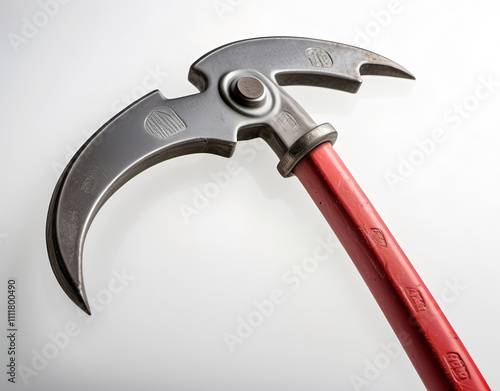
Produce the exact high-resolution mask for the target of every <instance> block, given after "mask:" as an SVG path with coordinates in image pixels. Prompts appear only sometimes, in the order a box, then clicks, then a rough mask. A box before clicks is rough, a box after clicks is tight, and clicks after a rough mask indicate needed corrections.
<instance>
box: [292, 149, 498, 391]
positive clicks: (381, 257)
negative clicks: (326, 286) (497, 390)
mask: <svg viewBox="0 0 500 391" xmlns="http://www.w3.org/2000/svg"><path fill="white" fill-rule="evenodd" d="M294 173H295V175H296V176H297V177H298V178H299V180H300V181H301V182H302V184H303V185H304V187H305V188H306V189H307V191H308V192H309V194H310V195H311V197H312V198H313V200H314V202H315V203H316V205H317V206H318V208H319V209H320V211H321V213H323V215H324V216H325V218H326V220H327V221H328V223H329V224H330V226H331V227H332V229H333V231H334V232H335V234H336V235H337V237H338V238H339V240H340V242H341V243H342V245H343V246H344V248H345V249H346V251H347V253H348V254H349V256H350V257H351V259H352V260H353V262H354V264H355V266H356V268H357V269H358V271H359V272H360V274H361V276H362V277H363V279H364V281H365V282H366V284H367V285H368V288H369V289H370V291H371V292H372V294H373V296H374V297H375V299H376V300H377V303H378V304H379V306H380V308H381V309H382V311H383V312H384V314H385V316H386V318H387V320H388V321H389V323H390V325H391V327H392V328H393V330H394V332H395V333H396V335H397V337H398V338H399V341H400V342H401V344H402V345H403V348H404V349H405V351H406V353H407V354H408V356H409V358H410V360H411V362H412V363H413V365H414V367H415V369H416V370H417V372H418V374H419V376H420V378H421V379H422V381H423V383H424V385H425V387H426V388H427V389H428V390H440V391H441V390H489V389H490V388H489V387H488V384H487V383H486V381H485V380H484V378H483V376H482V375H481V373H480V372H479V369H478V368H477V366H476V365H475V363H474V361H473V360H472V358H471V357H470V355H469V353H468V352H467V350H466V349H465V346H464V345H463V343H462V341H460V339H459V338H458V336H457V335H456V333H455V331H454V330H453V328H452V327H451V325H450V323H449V322H448V320H447V319H446V317H445V316H444V314H443V312H442V311H441V309H440V308H439V306H438V304H437V303H436V301H435V300H434V298H433V297H432V295H431V293H430V292H429V290H428V289H427V287H426V286H425V285H424V283H423V281H422V279H421V278H420V277H419V275H418V274H417V272H416V271H415V269H414V268H413V266H412V264H411V263H410V261H409V259H408V258H407V257H406V255H405V254H404V252H403V250H401V248H400V247H399V245H398V243H397V242H396V240H395V239H394V237H393V236H392V234H391V233H390V232H389V229H388V228H387V226H386V225H385V224H384V222H383V221H382V219H381V218H380V216H379V215H378V213H377V211H376V210H375V208H374V207H373V205H372V204H371V203H370V201H369V200H368V198H367V197H366V195H365V194H364V193H363V191H362V190H361V188H360V187H359V185H358V184H357V183H356V181H355V180H354V178H353V177H352V175H351V173H350V172H349V171H348V170H347V168H346V166H345V165H344V163H343V162H342V160H340V158H339V156H338V155H337V153H336V152H335V151H334V149H333V148H332V146H331V145H330V144H329V143H325V144H322V145H320V146H318V147H317V148H316V149H314V150H313V151H312V152H310V153H309V154H308V155H307V156H306V157H305V158H303V159H302V160H301V161H300V162H299V163H298V164H297V166H296V167H295V169H294Z"/></svg>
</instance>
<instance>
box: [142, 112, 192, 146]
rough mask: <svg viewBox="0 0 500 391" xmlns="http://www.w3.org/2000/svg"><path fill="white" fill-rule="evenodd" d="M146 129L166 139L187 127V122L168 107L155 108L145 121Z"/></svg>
mask: <svg viewBox="0 0 500 391" xmlns="http://www.w3.org/2000/svg"><path fill="white" fill-rule="evenodd" d="M144 128H145V129H146V131H147V132H148V133H149V134H151V135H153V136H155V137H158V138H161V139H166V138H168V137H170V136H172V135H174V134H176V133H179V132H182V131H183V130H185V129H186V124H185V123H184V122H182V120H181V119H180V118H179V116H178V115H177V114H176V113H175V112H174V111H173V110H172V109H170V108H168V107H160V108H157V109H154V110H153V111H152V112H151V113H149V115H148V116H147V118H146V120H145V121H144Z"/></svg>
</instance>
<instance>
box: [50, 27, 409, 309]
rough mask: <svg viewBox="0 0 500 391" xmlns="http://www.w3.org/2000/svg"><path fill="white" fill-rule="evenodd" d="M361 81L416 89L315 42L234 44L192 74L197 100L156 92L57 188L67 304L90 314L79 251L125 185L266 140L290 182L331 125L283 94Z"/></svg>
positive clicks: (59, 274) (379, 64)
mask: <svg viewBox="0 0 500 391" xmlns="http://www.w3.org/2000/svg"><path fill="white" fill-rule="evenodd" d="M362 75H383V76H394V77H400V78H408V79H413V78H414V77H413V75H412V74H411V73H410V72H408V71H407V70H406V69H405V68H403V67H402V66H400V65H398V64H396V63H395V62H393V61H391V60H389V59H387V58H385V57H382V56H380V55H378V54H375V53H372V52H369V51H366V50H363V49H360V48H356V47H353V46H348V45H343V44H340V43H335V42H328V41H322V40H315V39H306V38H293V37H270V38H257V39H250V40H245V41H239V42H235V43H231V44H228V45H225V46H222V47H220V48H218V49H215V50H213V51H211V52H210V53H208V54H206V55H205V56H203V57H201V58H200V59H199V60H198V61H196V62H195V63H194V64H193V65H192V66H191V68H190V71H189V76H188V78H189V80H190V81H191V83H193V84H194V85H195V86H196V87H197V88H198V89H199V90H200V93H197V94H194V95H191V96H186V97H181V98H177V99H165V98H164V97H163V96H162V94H161V93H160V92H159V91H153V92H151V93H149V94H148V95H146V96H144V97H142V98H141V99H139V100H137V101H136V102H134V103H133V104H131V105H130V106H129V107H127V108H126V109H124V110H123V111H122V112H120V113H119V114H117V115H116V116H115V117H113V118H112V119H111V120H110V121H108V122H107V123H106V124H105V125H104V126H102V127H101V128H100V129H99V130H98V131H97V132H96V133H95V134H94V135H93V136H92V137H91V138H90V139H89V140H88V141H87V142H86V143H85V144H84V145H83V146H82V147H81V148H80V150H79V151H78V152H77V153H76V155H75V156H74V157H73V159H72V160H71V161H70V162H69V164H68V165H67V167H66V169H65V170H64V172H63V174H62V175H61V178H60V179H59V182H58V183H57V185H56V188H55V190H54V194H53V196H52V200H51V202H50V207H49V212H48V218H47V230H46V236H47V249H48V255H49V259H50V263H51V266H52V270H53V271H54V274H55V276H56V278H57V280H58V281H59V284H60V285H61V287H62V288H63V290H64V291H65V292H66V294H67V295H68V296H69V297H70V298H71V300H73V302H75V304H77V305H78V307H80V308H81V309H82V310H83V311H85V312H86V313H88V314H90V306H89V303H88V300H87V296H86V293H85V288H84V284H83V273H82V251H83V245H84V242H85V237H86V234H87V231H88V229H89V227H90V224H91V223H92V220H93V218H94V216H95V215H96V213H97V212H98V211H99V209H100V207H101V206H102V205H103V204H104V203H105V202H106V200H107V199H108V198H109V197H110V196H111V195H112V194H113V193H114V192H115V191H116V190H117V189H118V188H119V187H121V186H122V185H123V184H124V183H125V182H127V181H128V180H129V179H131V178H132V177H133V176H135V175H137V174H138V173H140V172H142V171H144V170H145V169H147V168H148V167H150V166H152V165H154V164H156V163H158V162H161V161H163V160H167V159H170V158H173V157H176V156H180V155H186V154H191V153H201V152H205V153H213V154H217V155H221V156H225V157H230V156H231V155H232V154H233V152H234V149H235V146H236V142H237V141H238V140H243V139H251V138H255V137H262V138H263V139H265V140H266V141H267V142H268V143H269V145H270V146H271V147H272V148H273V150H274V151H275V152H276V153H277V155H278V156H279V158H280V164H279V165H278V170H279V171H280V173H281V174H282V175H283V176H290V175H292V170H293V167H294V166H295V164H296V163H297V162H298V161H299V160H300V159H301V158H302V157H303V156H305V155H306V154H307V153H308V152H309V151H311V150H312V149H313V148H314V147H316V146H317V145H319V144H320V143H323V142H325V141H329V142H332V143H333V142H334V141H335V139H336V135H337V133H336V131H335V129H333V127H332V126H331V125H329V124H323V125H319V126H317V125H316V124H315V123H314V121H313V120H312V119H311V118H310V117H309V116H308V115H307V113H305V111H304V110H303V109H302V108H301V107H300V106H299V105H298V104H297V103H296V102H295V100H293V99H292V98H291V97H290V96H289V95H288V94H287V93H286V92H285V91H284V90H283V89H282V88H281V86H285V85H309V86H320V87H327V88H333V89H338V90H342V91H347V92H352V93H354V92H356V91H357V90H358V89H359V87H360V85H361V82H362V79H361V76H362Z"/></svg>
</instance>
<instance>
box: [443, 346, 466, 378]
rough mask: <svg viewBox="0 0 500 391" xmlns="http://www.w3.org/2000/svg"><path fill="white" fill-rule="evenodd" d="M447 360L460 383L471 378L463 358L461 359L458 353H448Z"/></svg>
mask: <svg viewBox="0 0 500 391" xmlns="http://www.w3.org/2000/svg"><path fill="white" fill-rule="evenodd" d="M445 358H446V362H447V363H448V366H449V367H450V369H451V371H452V373H453V375H454V376H455V377H456V378H457V380H458V381H463V380H466V379H469V378H470V376H469V371H467V367H466V366H465V363H464V360H462V357H460V354H458V353H456V352H449V353H446V356H445Z"/></svg>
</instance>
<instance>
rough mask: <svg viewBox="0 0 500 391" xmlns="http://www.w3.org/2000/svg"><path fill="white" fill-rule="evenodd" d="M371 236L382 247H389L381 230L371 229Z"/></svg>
mask: <svg viewBox="0 0 500 391" xmlns="http://www.w3.org/2000/svg"><path fill="white" fill-rule="evenodd" d="M369 233H370V236H371V237H372V238H373V240H375V242H376V243H377V244H378V245H379V246H381V247H387V240H386V239H385V236H384V233H383V232H382V230H381V229H378V228H370V232H369Z"/></svg>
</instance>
